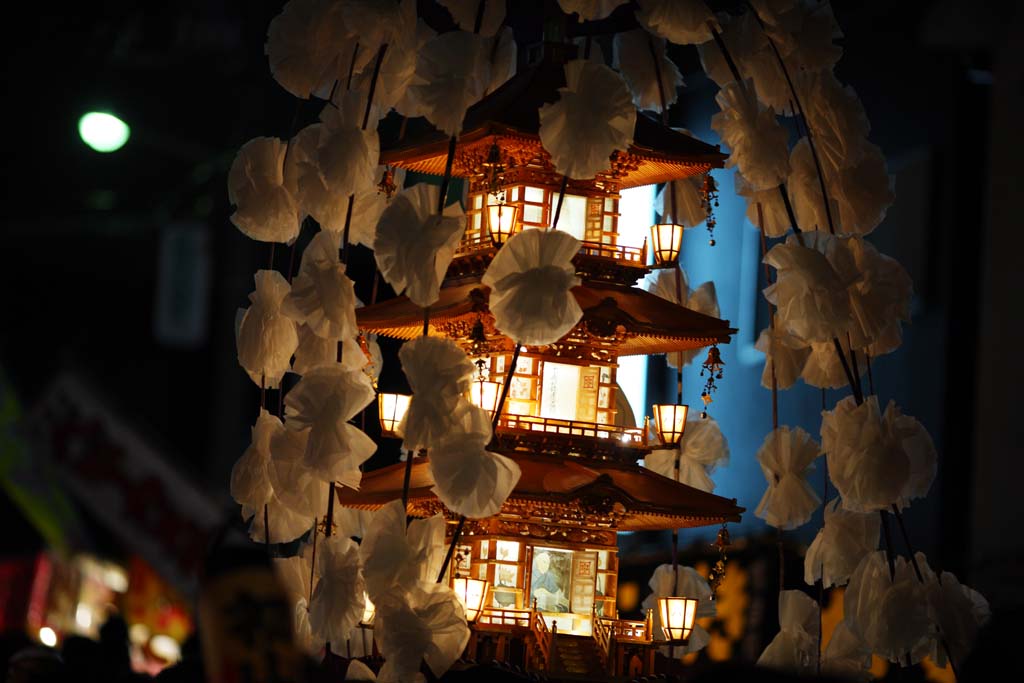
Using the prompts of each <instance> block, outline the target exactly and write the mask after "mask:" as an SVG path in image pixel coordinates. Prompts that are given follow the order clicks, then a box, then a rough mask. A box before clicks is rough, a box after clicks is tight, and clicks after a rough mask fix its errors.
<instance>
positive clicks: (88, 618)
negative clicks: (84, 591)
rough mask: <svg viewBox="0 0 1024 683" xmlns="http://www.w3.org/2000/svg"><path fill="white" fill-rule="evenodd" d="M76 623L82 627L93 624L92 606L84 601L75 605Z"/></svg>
mask: <svg viewBox="0 0 1024 683" xmlns="http://www.w3.org/2000/svg"><path fill="white" fill-rule="evenodd" d="M75 623H76V624H78V625H79V626H80V627H82V628H89V627H90V626H92V608H91V607H89V605H86V604H85V603H84V602H80V603H78V606H77V607H75Z"/></svg>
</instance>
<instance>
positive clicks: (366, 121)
mask: <svg viewBox="0 0 1024 683" xmlns="http://www.w3.org/2000/svg"><path fill="white" fill-rule="evenodd" d="M387 51H388V44H387V43H384V44H383V45H381V46H380V49H379V50H377V61H376V62H375V63H374V65H373V76H372V77H371V78H370V92H369V93H368V94H367V96H366V110H365V111H364V112H363V130H366V127H367V126H368V125H370V110H371V109H373V94H374V93H375V92H376V91H377V78H378V77H380V65H381V62H383V61H384V53H386V52H387Z"/></svg>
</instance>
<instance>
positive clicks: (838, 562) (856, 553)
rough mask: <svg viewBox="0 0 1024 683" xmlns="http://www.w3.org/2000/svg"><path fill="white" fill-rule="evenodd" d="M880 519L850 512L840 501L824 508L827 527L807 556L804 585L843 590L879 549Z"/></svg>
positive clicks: (821, 531) (822, 529) (868, 514)
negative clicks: (819, 583)
mask: <svg viewBox="0 0 1024 683" xmlns="http://www.w3.org/2000/svg"><path fill="white" fill-rule="evenodd" d="M879 524H880V522H879V519H878V515H877V514H874V513H869V512H851V511H850V510H846V509H844V508H843V505H842V501H840V500H839V498H833V499H832V500H831V501H830V502H829V503H828V504H827V505H825V524H824V526H823V527H822V528H821V530H819V531H818V535H817V536H815V537H814V541H813V542H812V543H811V545H810V547H809V548H807V555H805V556H804V581H805V582H807V583H808V584H810V585H814V582H815V581H819V580H821V581H824V584H825V587H826V588H828V587H830V586H843V585H845V584H846V582H847V581H849V580H850V574H852V573H853V571H854V570H855V569H856V568H857V564H858V563H860V561H861V559H862V558H863V557H864V556H865V555H867V554H868V553H872V552H874V551H875V550H877V549H878V535H879Z"/></svg>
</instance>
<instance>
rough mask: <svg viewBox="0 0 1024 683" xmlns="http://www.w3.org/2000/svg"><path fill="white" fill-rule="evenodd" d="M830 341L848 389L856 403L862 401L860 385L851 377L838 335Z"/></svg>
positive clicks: (851, 372) (858, 403) (851, 373)
mask: <svg viewBox="0 0 1024 683" xmlns="http://www.w3.org/2000/svg"><path fill="white" fill-rule="evenodd" d="M832 343H833V345H834V346H835V348H836V353H837V354H839V362H840V363H842V365H843V372H845V373H846V381H847V382H849V383H850V390H851V391H852V392H853V398H854V400H855V401H857V405H860V404H861V403H863V402H864V395H863V394H862V393H861V391H860V386H859V385H858V383H857V381H856V380H855V379H854V378H853V371H852V370H850V364H849V363H848V362H847V360H846V354H845V353H843V345H842V344H840V343H839V338H838V337H832Z"/></svg>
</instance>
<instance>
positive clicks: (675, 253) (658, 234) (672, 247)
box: [651, 223, 683, 266]
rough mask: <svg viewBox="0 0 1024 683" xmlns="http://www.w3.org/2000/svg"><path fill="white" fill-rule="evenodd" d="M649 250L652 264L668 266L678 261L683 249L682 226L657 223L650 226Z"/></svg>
mask: <svg viewBox="0 0 1024 683" xmlns="http://www.w3.org/2000/svg"><path fill="white" fill-rule="evenodd" d="M651 248H652V251H653V253H654V263H655V264H657V265H659V266H670V265H673V264H675V263H676V261H678V260H679V252H680V251H681V250H682V248H683V226H681V225H677V224H676V223H658V224H656V225H652V226H651Z"/></svg>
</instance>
